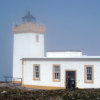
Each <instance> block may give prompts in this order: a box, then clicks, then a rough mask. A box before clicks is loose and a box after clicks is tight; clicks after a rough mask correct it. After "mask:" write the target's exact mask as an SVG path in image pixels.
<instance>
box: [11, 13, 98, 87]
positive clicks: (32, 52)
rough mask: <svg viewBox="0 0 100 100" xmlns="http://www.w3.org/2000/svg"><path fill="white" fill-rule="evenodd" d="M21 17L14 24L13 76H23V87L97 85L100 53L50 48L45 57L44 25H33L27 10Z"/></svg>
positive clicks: (33, 22) (31, 17) (33, 20)
mask: <svg viewBox="0 0 100 100" xmlns="http://www.w3.org/2000/svg"><path fill="white" fill-rule="evenodd" d="M23 20H24V23H23V24H21V25H17V26H13V33H14V55H13V77H16V78H22V86H23V87H29V88H37V89H64V88H74V87H78V88H100V80H99V79H100V56H86V55H83V54H82V52H81V51H49V52H46V57H45V56H44V33H45V26H43V25H38V24H36V23H35V18H34V17H33V16H31V15H30V13H28V15H27V16H25V17H23ZM16 82H19V80H18V79H16Z"/></svg>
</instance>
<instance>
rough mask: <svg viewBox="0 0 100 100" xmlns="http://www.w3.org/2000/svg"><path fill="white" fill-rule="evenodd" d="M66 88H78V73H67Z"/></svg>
mask: <svg viewBox="0 0 100 100" xmlns="http://www.w3.org/2000/svg"><path fill="white" fill-rule="evenodd" d="M65 87H66V88H75V87H76V71H65Z"/></svg>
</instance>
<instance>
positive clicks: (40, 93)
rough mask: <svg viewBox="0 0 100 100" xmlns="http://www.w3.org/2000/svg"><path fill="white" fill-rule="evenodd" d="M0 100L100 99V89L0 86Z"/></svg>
mask: <svg viewBox="0 0 100 100" xmlns="http://www.w3.org/2000/svg"><path fill="white" fill-rule="evenodd" d="M2 91H7V93H1V92H2ZM0 100H100V89H67V90H36V91H28V90H27V91H26V90H20V89H11V88H0Z"/></svg>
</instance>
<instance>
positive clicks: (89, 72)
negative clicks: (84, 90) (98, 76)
mask: <svg viewBox="0 0 100 100" xmlns="http://www.w3.org/2000/svg"><path fill="white" fill-rule="evenodd" d="M84 77H85V83H93V65H85V75H84Z"/></svg>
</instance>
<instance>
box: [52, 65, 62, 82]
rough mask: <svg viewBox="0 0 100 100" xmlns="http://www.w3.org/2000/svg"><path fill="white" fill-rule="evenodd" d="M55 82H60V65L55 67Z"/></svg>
mask: <svg viewBox="0 0 100 100" xmlns="http://www.w3.org/2000/svg"><path fill="white" fill-rule="evenodd" d="M53 81H60V65H53Z"/></svg>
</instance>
